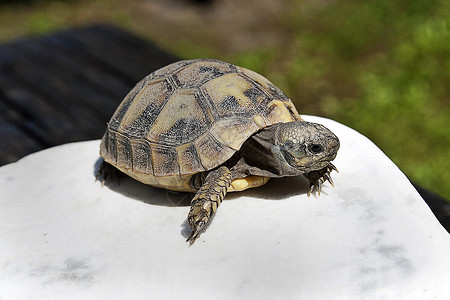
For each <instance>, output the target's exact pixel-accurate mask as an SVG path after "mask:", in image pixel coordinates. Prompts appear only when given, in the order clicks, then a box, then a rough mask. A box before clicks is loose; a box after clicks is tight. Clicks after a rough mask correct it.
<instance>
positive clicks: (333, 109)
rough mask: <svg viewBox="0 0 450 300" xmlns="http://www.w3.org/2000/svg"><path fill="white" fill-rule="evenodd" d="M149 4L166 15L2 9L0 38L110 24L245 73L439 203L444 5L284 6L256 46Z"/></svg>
mask: <svg viewBox="0 0 450 300" xmlns="http://www.w3.org/2000/svg"><path fill="white" fill-rule="evenodd" d="M148 2H149V3H150V2H159V3H160V4H158V5H159V6H161V5H166V8H167V9H165V10H162V11H160V12H157V13H155V12H154V11H152V9H154V8H155V6H153V7H152V9H150V10H149V9H147V10H146V9H145V8H143V7H142V6H141V5H142V4H143V3H145V1H130V2H129V4H127V5H126V6H124V5H123V2H121V1H118V0H93V1H84V0H80V1H75V0H74V1H34V2H31V4H27V5H25V4H22V5H19V6H7V5H3V6H0V40H4V41H5V40H10V39H12V38H18V37H24V36H33V35H39V34H45V33H48V32H52V31H55V30H58V29H60V28H64V27H71V26H79V25H82V24H85V23H92V22H109V23H114V24H116V25H119V26H122V27H125V28H127V29H129V30H131V31H134V32H136V33H138V34H139V35H141V36H144V37H146V38H149V39H151V40H153V41H155V42H156V43H157V44H159V45H160V46H162V47H163V48H166V49H167V50H169V51H171V52H173V53H175V54H177V55H179V56H180V57H184V58H194V57H214V58H218V59H223V60H227V61H230V62H233V63H236V64H239V65H242V66H245V67H248V68H250V69H253V70H255V71H257V72H259V73H261V74H263V75H264V76H266V77H268V78H269V79H270V80H272V81H273V82H274V83H275V84H276V85H278V86H279V87H280V88H281V89H282V90H283V91H285V93H286V94H287V95H288V96H290V97H291V98H292V99H293V101H294V102H295V103H296V106H297V108H298V109H299V110H300V112H301V113H304V114H317V115H322V116H326V117H329V118H332V119H335V120H337V121H339V122H341V123H343V124H346V125H348V126H350V127H352V128H355V129H356V130H358V131H360V132H361V133H363V134H364V135H366V136H367V137H369V138H370V139H372V140H373V141H374V142H375V143H376V144H377V145H378V146H379V147H380V148H381V149H382V150H383V151H384V152H385V153H386V154H387V155H388V156H389V157H390V158H391V159H392V160H393V161H394V162H395V163H396V164H397V165H398V166H399V168H400V169H401V170H402V171H403V172H404V173H406V175H407V176H408V177H409V178H410V179H411V180H412V181H414V182H416V183H418V184H419V185H422V186H424V187H426V188H428V189H430V190H431V191H434V192H436V193H438V194H440V195H442V196H444V197H445V198H447V199H449V200H450V184H448V182H450V171H449V170H450V117H449V116H450V4H449V1H447V0H410V1H404V0H389V1H388V0H376V1H375V0H365V1H362V0H339V1H313V0H308V1H305V0H291V1H286V2H285V3H286V5H285V7H283V9H282V10H280V11H277V14H278V17H277V18H272V19H273V20H276V21H274V23H273V24H271V25H270V26H271V28H273V29H274V30H276V31H277V32H279V36H281V37H283V39H281V40H280V41H279V42H273V43H271V44H270V43H269V44H268V45H267V44H266V45H265V46H264V47H261V46H260V45H259V44H258V42H257V41H261V39H259V40H258V39H257V38H255V42H253V44H252V40H251V36H252V35H251V34H248V32H245V30H248V29H246V28H252V27H246V26H243V25H242V24H240V23H237V22H236V24H234V22H232V23H229V24H224V23H220V22H223V20H222V19H220V18H218V19H217V20H216V19H215V18H211V17H210V16H209V12H208V9H207V8H198V7H197V8H195V7H186V8H185V10H186V11H188V14H187V16H188V17H184V18H183V15H181V16H180V17H179V18H170V15H171V13H167V14H164V13H162V12H165V11H168V9H169V8H170V5H171V4H170V3H174V2H170V1H169V2H165V1H162V0H161V1H159V0H153V1H148ZM175 2H176V1H175ZM161 3H165V4H161ZM167 3H169V4H167ZM186 3H187V2H186ZM215 3H216V4H217V3H219V1H217V2H215ZM243 3H244V2H242V3H240V4H239V5H240V6H242V11H244V10H246V9H250V12H252V9H260V7H259V6H258V7H256V8H255V7H253V8H252V7H249V6H251V5H255V3H257V2H256V1H249V2H246V3H247V6H245V5H244V4H243ZM252 3H253V4H252ZM258 5H259V4H258ZM261 7H262V8H263V7H264V6H263V5H262V6H261ZM182 11H183V10H176V9H175V10H174V12H177V13H180V12H182ZM199 12H200V13H199ZM244 21H245V20H244ZM261 22H265V20H263V19H261ZM256 25H257V24H253V28H260V27H258V26H256ZM264 26H266V27H264V28H267V26H268V25H267V24H266V25H264ZM216 28H218V29H220V28H225V29H227V31H224V32H226V33H224V32H222V31H220V30H216ZM245 34H246V35H245ZM256 34H257V33H255V36H256ZM235 35H243V36H245V39H242V40H243V41H245V42H246V43H248V46H247V47H246V48H245V49H244V50H242V49H240V48H239V47H238V46H239V45H238V46H235V47H234V48H233V46H232V45H231V41H232V38H231V37H233V36H235ZM224 45H226V46H227V47H226V49H228V50H226V49H225V48H224ZM229 45H231V46H229ZM228 46H229V47H228ZM224 49H225V50H224ZM236 49H237V50H236ZM361 176H364V174H361Z"/></svg>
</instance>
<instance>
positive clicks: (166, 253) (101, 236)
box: [0, 117, 450, 300]
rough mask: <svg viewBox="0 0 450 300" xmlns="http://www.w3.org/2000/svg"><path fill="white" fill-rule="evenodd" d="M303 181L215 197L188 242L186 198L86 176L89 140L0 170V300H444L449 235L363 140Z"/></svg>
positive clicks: (348, 142) (352, 138)
mask: <svg viewBox="0 0 450 300" xmlns="http://www.w3.org/2000/svg"><path fill="white" fill-rule="evenodd" d="M305 119H307V120H309V121H314V122H319V123H322V124H324V125H325V126H327V127H328V128H330V129H331V130H332V131H333V132H334V133H335V134H336V135H337V136H338V137H339V138H340V140H341V149H340V151H339V153H338V156H337V158H336V160H335V161H334V164H335V165H336V166H337V167H338V169H339V171H340V173H339V174H338V173H335V172H333V173H332V177H333V180H334V182H335V186H336V188H332V187H331V186H330V185H329V184H326V185H325V186H324V188H323V192H322V194H321V196H317V195H312V196H311V197H309V198H308V197H307V195H306V190H307V184H306V181H305V180H303V179H302V178H288V179H279V180H272V181H270V182H269V183H268V184H267V185H266V186H264V187H262V188H259V189H254V190H249V191H246V192H241V193H233V194H228V195H227V197H226V200H225V201H224V202H223V204H222V205H221V207H220V208H219V210H218V213H217V216H216V217H215V219H214V220H213V222H212V224H211V226H210V227H209V228H208V230H207V231H206V232H205V233H204V234H203V235H202V236H201V237H200V238H199V239H198V240H197V241H196V243H195V244H194V245H193V246H192V247H189V246H188V244H187V243H186V242H185V238H186V237H187V234H188V232H187V225H186V223H185V221H186V216H187V213H188V211H189V207H188V206H187V205H188V203H189V200H190V197H191V196H192V195H189V194H178V193H174V192H167V191H164V190H159V189H155V188H152V187H148V186H145V185H142V184H140V183H137V182H135V181H133V180H131V179H128V178H127V179H125V180H122V181H121V182H120V185H119V186H117V185H116V184H115V183H114V182H112V183H110V184H108V185H107V186H105V187H103V188H102V187H101V184H100V183H99V182H95V181H94V172H95V170H96V167H98V158H99V156H98V147H99V141H91V142H82V143H75V144H68V145H63V146H59V147H55V148H52V149H48V150H45V151H42V152H38V153H35V154H32V155H29V156H27V157H25V158H23V159H21V160H20V161H18V162H17V163H13V164H9V165H6V166H3V167H1V168H0V197H1V198H0V220H1V221H0V222H1V223H0V224H1V225H0V299H193V298H195V299H421V300H422V299H450V284H449V282H450V235H449V234H448V233H447V232H446V231H445V230H444V228H443V227H441V225H440V224H439V223H438V221H437V220H436V219H435V217H434V216H433V214H432V213H431V211H430V210H429V208H428V206H427V205H426V204H425V202H424V201H423V199H422V198H421V197H420V196H419V194H418V193H417V192H416V191H415V189H414V188H413V187H412V185H411V184H410V183H409V181H408V179H407V178H406V177H405V176H404V175H403V173H402V172H401V171H400V170H399V169H398V168H397V167H396V166H395V165H394V164H393V163H392V162H391V161H390V160H389V159H388V158H387V157H386V156H385V155H384V154H383V153H382V152H381V151H380V150H379V149H378V148H377V147H376V146H375V145H374V144H373V143H372V142H370V141H369V140H368V139H366V138H365V137H363V136H362V135H360V134H359V133H357V132H355V131H353V130H352V129H349V128H348V127H345V126H343V125H341V124H338V123H336V122H334V121H331V120H327V119H323V118H318V117H305Z"/></svg>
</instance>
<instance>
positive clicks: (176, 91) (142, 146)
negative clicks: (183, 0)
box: [100, 59, 301, 186]
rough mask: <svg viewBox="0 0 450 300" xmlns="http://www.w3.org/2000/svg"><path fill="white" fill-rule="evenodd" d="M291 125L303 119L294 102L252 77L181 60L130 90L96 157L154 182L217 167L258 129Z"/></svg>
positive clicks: (214, 62) (234, 69)
mask: <svg viewBox="0 0 450 300" xmlns="http://www.w3.org/2000/svg"><path fill="white" fill-rule="evenodd" d="M294 120H301V118H300V116H299V114H298V112H297V110H296V109H295V107H294V105H293V103H292V102H291V100H290V99H289V98H288V97H286V95H284V93H283V92H282V91H281V90H280V89H278V88H277V87H275V86H274V85H273V84H272V83H271V82H270V81H269V80H267V79H266V78H264V77H263V76H261V75H259V74H257V73H256V72H253V71H250V70H248V69H245V68H242V67H238V66H234V65H232V64H229V63H225V62H221V61H217V60H211V59H197V60H186V61H180V62H177V63H174V64H171V65H168V66H166V67H164V68H161V69H159V70H157V71H155V72H153V73H151V74H150V75H148V76H147V77H145V78H144V79H143V80H141V81H140V82H139V83H138V84H137V85H136V86H135V87H134V88H133V89H132V90H131V91H130V92H129V94H128V95H127V96H126V97H125V99H124V100H123V101H122V103H121V104H120V105H119V107H118V108H117V110H116V112H115V113H114V115H113V116H112V118H111V120H110V122H109V123H108V127H107V130H106V133H105V135H104V136H103V139H102V143H101V147H100V149H101V150H100V153H101V155H102V157H103V158H104V159H105V160H106V161H107V162H109V163H111V164H112V165H114V166H116V167H118V168H119V169H121V170H122V171H125V172H126V173H127V174H129V175H131V176H132V175H133V174H134V173H136V174H137V173H139V174H138V175H136V176H132V177H142V176H148V177H154V178H153V179H150V180H149V181H150V183H149V184H151V182H152V180H156V179H157V178H158V177H166V178H168V177H179V178H180V177H186V175H192V174H195V173H198V172H204V171H207V170H210V169H212V168H215V167H217V166H219V165H220V164H222V163H223V162H225V161H226V160H227V159H229V158H230V157H231V156H232V155H233V154H234V153H235V152H236V151H237V150H239V148H240V147H241V146H242V144H243V143H244V141H245V140H246V139H247V138H248V137H249V136H251V135H252V134H253V133H255V132H256V131H258V130H260V129H261V128H264V127H266V126H269V125H272V124H275V123H279V122H289V121H294ZM155 177H156V178H155ZM188 177H189V176H188ZM138 180H139V179H138ZM141 181H142V180H141ZM163 181H164V180H163ZM182 181H183V180H181V181H180V180H174V181H171V182H164V183H163V182H161V184H155V185H157V186H165V185H179V184H182V183H181V182H182ZM184 181H185V180H184ZM147 183H148V182H147Z"/></svg>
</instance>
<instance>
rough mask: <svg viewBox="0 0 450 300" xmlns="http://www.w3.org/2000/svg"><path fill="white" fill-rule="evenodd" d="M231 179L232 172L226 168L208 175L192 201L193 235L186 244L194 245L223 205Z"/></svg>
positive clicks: (191, 224)
mask: <svg viewBox="0 0 450 300" xmlns="http://www.w3.org/2000/svg"><path fill="white" fill-rule="evenodd" d="M231 177H232V176H231V171H230V170H229V169H228V168H227V167H224V166H222V167H219V168H218V169H216V170H214V171H211V172H209V173H208V176H206V178H205V182H204V183H203V185H202V187H201V188H200V189H199V190H198V191H197V193H196V194H195V196H194V198H193V199H192V201H191V210H190V211H189V215H188V222H189V226H190V227H191V229H192V233H191V235H190V236H189V238H188V239H187V240H186V242H190V244H192V243H194V242H195V240H196V238H197V237H198V236H199V234H200V233H201V232H202V231H203V230H204V228H205V226H206V224H207V223H208V221H209V220H210V219H211V217H212V216H213V215H214V213H215V212H216V210H217V208H218V207H219V205H220V203H222V200H223V198H224V197H225V194H226V193H227V191H228V189H229V187H230V184H231Z"/></svg>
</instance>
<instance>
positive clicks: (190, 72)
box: [174, 60, 233, 88]
mask: <svg viewBox="0 0 450 300" xmlns="http://www.w3.org/2000/svg"><path fill="white" fill-rule="evenodd" d="M232 71H233V65H231V64H228V63H224V62H220V61H215V60H211V61H208V60H204V61H198V62H194V63H192V64H189V65H187V66H185V67H182V68H181V69H179V70H178V71H177V72H175V73H174V77H175V78H176V82H177V84H179V85H180V86H182V87H187V88H190V87H197V86H200V85H202V84H203V83H205V82H207V81H209V80H211V79H213V78H216V77H221V76H223V75H225V74H227V73H230V72H232Z"/></svg>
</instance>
